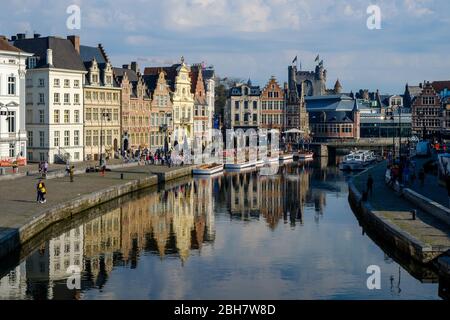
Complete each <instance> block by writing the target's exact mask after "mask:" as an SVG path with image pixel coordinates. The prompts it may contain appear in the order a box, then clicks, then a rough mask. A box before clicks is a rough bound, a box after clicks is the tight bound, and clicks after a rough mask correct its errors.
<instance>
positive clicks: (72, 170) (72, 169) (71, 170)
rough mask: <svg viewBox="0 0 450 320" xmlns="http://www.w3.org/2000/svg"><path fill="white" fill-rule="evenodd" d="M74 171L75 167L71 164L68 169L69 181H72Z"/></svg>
mask: <svg viewBox="0 0 450 320" xmlns="http://www.w3.org/2000/svg"><path fill="white" fill-rule="evenodd" d="M74 171H75V167H74V166H71V167H70V169H69V176H70V182H73V176H74Z"/></svg>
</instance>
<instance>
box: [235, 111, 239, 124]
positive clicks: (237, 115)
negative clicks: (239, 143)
mask: <svg viewBox="0 0 450 320" xmlns="http://www.w3.org/2000/svg"><path fill="white" fill-rule="evenodd" d="M234 121H236V122H239V113H236V114H235V115H234Z"/></svg>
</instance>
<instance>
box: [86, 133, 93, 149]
mask: <svg viewBox="0 0 450 320" xmlns="http://www.w3.org/2000/svg"><path fill="white" fill-rule="evenodd" d="M91 135H92V131H91V130H86V136H85V137H84V138H85V140H86V141H85V143H86V146H88V147H90V146H91V144H92V136H91Z"/></svg>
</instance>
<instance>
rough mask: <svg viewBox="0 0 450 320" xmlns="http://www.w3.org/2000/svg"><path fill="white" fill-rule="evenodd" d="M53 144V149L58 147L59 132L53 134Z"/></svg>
mask: <svg viewBox="0 0 450 320" xmlns="http://www.w3.org/2000/svg"><path fill="white" fill-rule="evenodd" d="M53 144H54V145H55V147H59V131H55V132H54V136H53Z"/></svg>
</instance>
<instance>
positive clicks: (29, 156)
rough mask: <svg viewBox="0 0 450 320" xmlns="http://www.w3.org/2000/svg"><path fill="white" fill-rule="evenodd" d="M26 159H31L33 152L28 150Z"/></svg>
mask: <svg viewBox="0 0 450 320" xmlns="http://www.w3.org/2000/svg"><path fill="white" fill-rule="evenodd" d="M28 161H33V152H32V151H28Z"/></svg>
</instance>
